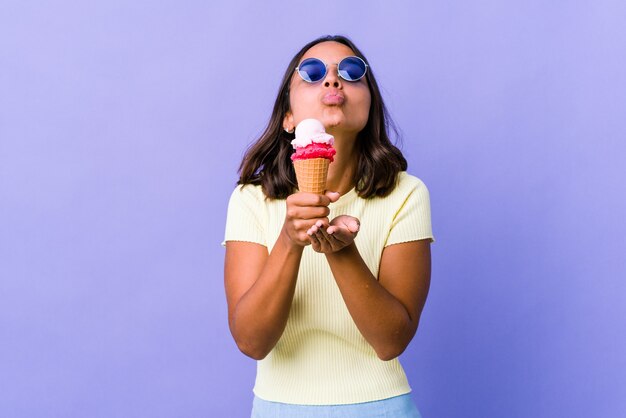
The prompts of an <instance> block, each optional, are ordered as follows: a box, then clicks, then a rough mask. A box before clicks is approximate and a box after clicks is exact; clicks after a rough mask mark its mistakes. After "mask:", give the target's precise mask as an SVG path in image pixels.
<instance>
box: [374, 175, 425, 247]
mask: <svg viewBox="0 0 626 418" xmlns="http://www.w3.org/2000/svg"><path fill="white" fill-rule="evenodd" d="M427 238H430V239H431V241H432V242H435V237H434V236H433V232H432V226H431V220H430V194H429V192H428V188H427V187H426V185H425V184H424V183H423V182H422V181H421V180H419V181H418V182H417V183H416V185H415V186H414V187H413V188H412V189H411V191H410V192H409V194H408V196H407V198H406V199H405V200H404V202H403V204H402V206H401V207H400V209H399V210H398V211H397V212H396V214H395V216H394V218H393V222H392V224H391V230H390V231H389V236H388V237H387V241H386V243H385V246H387V245H391V244H399V243H401V242H408V241H417V240H421V239H427Z"/></svg>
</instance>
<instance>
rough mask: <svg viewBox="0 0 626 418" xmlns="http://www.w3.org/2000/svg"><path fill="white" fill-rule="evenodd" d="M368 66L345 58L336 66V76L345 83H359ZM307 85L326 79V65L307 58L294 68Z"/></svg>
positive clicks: (355, 59)
mask: <svg viewBox="0 0 626 418" xmlns="http://www.w3.org/2000/svg"><path fill="white" fill-rule="evenodd" d="M367 67H368V65H367V64H366V63H365V61H363V60H362V59H361V58H359V57H354V56H352V57H345V58H344V59H342V60H341V61H339V64H337V74H338V75H339V77H341V78H343V79H344V80H346V81H359V80H360V79H362V78H363V76H364V75H365V73H366V72H367ZM296 71H297V72H298V74H299V75H300V77H302V79H303V80H304V81H306V82H307V83H317V82H318V81H320V80H323V79H324V77H326V73H327V72H328V65H327V64H325V63H324V61H322V60H321V59H319V58H307V59H305V60H304V61H302V62H301V63H300V65H299V66H297V67H296Z"/></svg>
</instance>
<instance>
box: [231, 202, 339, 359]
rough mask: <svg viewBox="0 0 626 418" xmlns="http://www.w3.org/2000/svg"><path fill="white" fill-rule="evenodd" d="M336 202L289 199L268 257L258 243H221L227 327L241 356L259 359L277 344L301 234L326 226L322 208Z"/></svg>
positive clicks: (301, 243) (303, 238)
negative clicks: (224, 251) (316, 224)
mask: <svg viewBox="0 0 626 418" xmlns="http://www.w3.org/2000/svg"><path fill="white" fill-rule="evenodd" d="M338 198H339V196H338V194H337V195H334V194H329V196H320V195H315V194H312V193H296V194H293V195H291V196H289V197H288V198H287V202H286V205H287V210H286V217H285V222H284V225H283V228H282V230H281V232H280V234H279V236H278V239H277V240H276V243H275V244H274V247H273V248H272V251H271V253H270V254H268V252H267V247H265V246H263V245H260V244H256V243H251V242H239V241H227V242H226V256H225V261H224V287H225V289H226V299H227V302H228V325H229V327H230V332H231V333H232V335H233V338H234V339H235V342H236V343H237V346H238V347H239V349H240V350H241V351H242V352H243V353H244V354H246V355H247V356H249V357H252V358H254V359H257V360H260V359H263V358H265V356H267V354H268V353H269V352H270V351H271V350H272V348H274V346H275V345H276V343H277V342H278V340H279V339H280V337H281V335H282V333H283V331H284V330H285V326H286V325H287V319H288V316H289V310H290V308H291V303H292V300H293V295H294V292H295V288H296V279H297V276H298V270H299V267H300V259H301V258H302V251H303V249H304V247H305V246H306V245H309V244H310V243H311V242H310V238H309V236H308V235H307V233H306V231H307V230H308V229H309V228H310V227H311V225H313V224H315V223H316V222H318V223H320V224H323V225H325V226H328V218H326V216H328V213H329V209H328V205H329V203H330V202H331V201H335V200H337V199H338Z"/></svg>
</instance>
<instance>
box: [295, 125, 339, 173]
mask: <svg viewBox="0 0 626 418" xmlns="http://www.w3.org/2000/svg"><path fill="white" fill-rule="evenodd" d="M334 142H335V138H334V137H333V136H332V135H330V134H327V133H326V130H325V129H324V125H322V122H320V121H319V120H317V119H304V120H302V121H301V122H300V123H299V124H298V126H296V137H295V139H294V140H293V141H291V145H293V148H294V149H295V151H294V153H293V154H292V155H291V159H292V160H293V161H296V160H308V159H311V158H326V159H328V160H330V162H331V163H332V162H333V156H334V155H335V154H336V153H337V151H335V148H333V144H334Z"/></svg>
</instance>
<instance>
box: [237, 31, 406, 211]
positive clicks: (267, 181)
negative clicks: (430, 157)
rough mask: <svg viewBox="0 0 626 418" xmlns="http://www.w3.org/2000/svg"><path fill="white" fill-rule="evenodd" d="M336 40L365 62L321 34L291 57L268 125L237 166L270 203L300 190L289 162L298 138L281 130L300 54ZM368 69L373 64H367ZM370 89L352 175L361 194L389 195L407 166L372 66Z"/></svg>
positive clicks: (243, 179)
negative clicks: (391, 134) (394, 141)
mask: <svg viewBox="0 0 626 418" xmlns="http://www.w3.org/2000/svg"><path fill="white" fill-rule="evenodd" d="M328 41H334V42H339V43H341V44H344V45H346V46H347V47H349V48H350V49H352V50H353V51H354V53H355V55H356V56H358V57H360V58H362V59H363V60H364V61H365V62H367V59H366V58H365V56H364V55H363V53H361V51H359V49H358V48H357V47H356V46H355V45H354V44H353V43H352V41H351V40H349V39H348V38H347V37H345V36H330V35H328V36H322V37H320V38H317V39H315V40H314V41H311V42H309V43H308V44H306V45H305V46H304V47H303V48H302V49H301V50H300V51H299V52H298V53H297V54H296V55H295V56H294V57H293V58H292V59H291V62H290V63H289V66H288V67H287V70H286V71H285V75H284V76H283V80H282V82H281V84H280V88H279V90H278V97H277V98H276V102H275V103H274V110H273V111H272V116H271V118H270V121H269V123H268V125H267V127H266V128H265V131H264V132H263V134H262V135H261V137H260V138H259V139H258V140H256V141H255V142H254V143H253V144H252V145H251V146H250V147H249V148H248V150H247V151H246V153H245V155H244V157H243V160H242V162H241V165H240V166H239V171H238V172H239V173H240V177H239V181H238V182H237V184H254V185H259V184H260V185H261V186H262V188H263V192H264V193H265V195H266V196H267V197H269V198H272V199H285V198H287V196H289V195H290V194H292V193H294V192H295V191H296V189H297V181H296V174H295V171H294V169H293V164H292V162H291V158H290V157H291V154H292V153H293V147H292V146H291V140H292V139H293V138H294V134H293V133H291V134H289V133H287V132H285V130H284V129H283V119H284V117H285V114H286V113H287V112H288V111H289V86H290V82H291V77H292V75H293V73H294V71H295V69H296V67H297V66H298V63H299V62H300V59H301V58H302V56H303V55H304V54H305V53H306V51H308V50H309V49H310V48H311V47H313V46H314V45H316V44H318V43H321V42H328ZM368 65H369V64H368ZM365 78H366V80H367V86H368V87H369V90H370V95H371V105H370V110H369V116H368V120H367V124H366V125H365V127H364V128H363V130H362V131H361V132H359V133H358V135H357V143H356V146H357V150H358V155H359V161H358V163H357V168H356V171H355V173H354V179H353V184H354V185H355V189H356V191H357V193H358V194H359V196H361V197H362V198H369V197H373V196H387V195H388V194H389V193H391V191H392V190H393V189H394V187H395V185H396V179H397V176H398V173H399V172H400V171H405V170H406V168H407V162H406V159H405V158H404V156H403V155H402V153H401V152H400V150H399V149H398V148H397V147H396V146H395V145H393V144H392V143H391V141H390V139H389V134H388V130H389V129H391V130H392V131H393V132H394V133H395V134H396V136H397V130H396V129H395V126H394V125H393V122H392V121H391V118H390V117H389V114H388V112H387V109H386V107H385V104H384V103H383V98H382V96H381V94H380V90H379V89H378V84H377V83H376V79H375V78H374V74H373V71H372V69H371V67H368V71H367V75H366V77H365Z"/></svg>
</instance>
